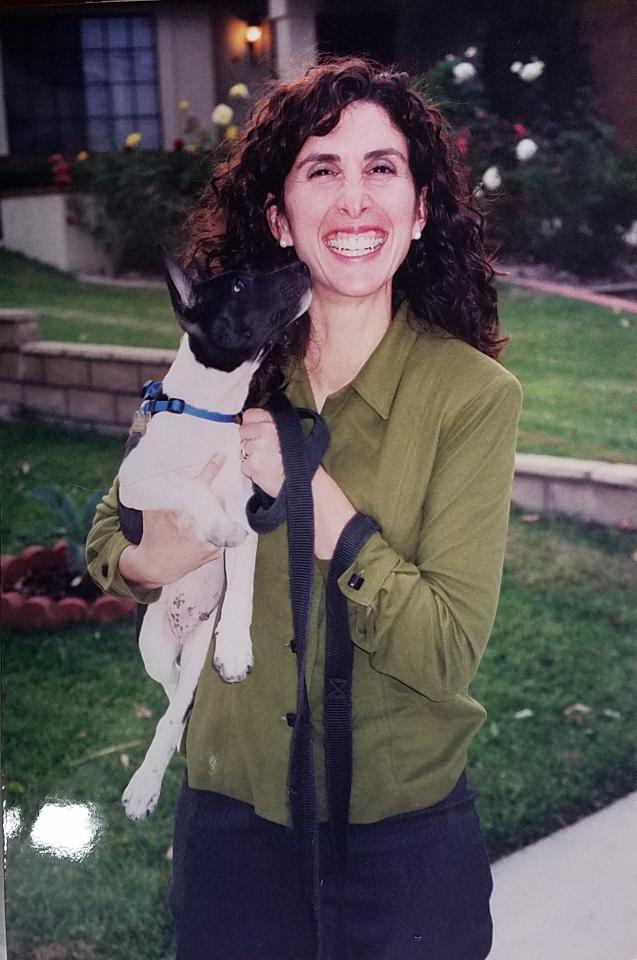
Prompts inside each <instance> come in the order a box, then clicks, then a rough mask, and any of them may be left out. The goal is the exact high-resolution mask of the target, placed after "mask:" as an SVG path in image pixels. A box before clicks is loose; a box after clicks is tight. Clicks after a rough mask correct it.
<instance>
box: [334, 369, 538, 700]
mask: <svg viewBox="0 0 637 960" xmlns="http://www.w3.org/2000/svg"><path fill="white" fill-rule="evenodd" d="M521 402H522V391H521V388H520V385H519V383H518V382H517V380H516V379H515V378H514V377H512V376H511V375H510V374H508V373H506V372H504V371H503V373H502V375H500V376H496V377H495V378H494V379H493V380H492V381H491V382H490V383H488V384H487V385H486V386H485V387H483V388H482V389H481V390H480V391H479V393H478V394H477V395H476V396H474V397H473V398H472V399H471V401H469V402H468V403H467V404H465V406H464V407H463V408H462V409H461V410H460V412H459V413H458V414H457V415H456V417H455V418H454V421H453V423H452V424H451V425H450V426H449V428H448V429H447V430H446V431H445V434H444V435H443V436H442V437H441V441H440V447H439V449H438V453H437V456H436V461H435V465H434V470H433V473H432V476H431V479H430V482H429V484H428V487H427V492H426V497H425V503H424V510H423V515H422V523H421V529H420V537H419V544H418V550H417V556H416V561H415V562H414V563H411V562H409V561H407V560H405V559H404V558H403V557H401V556H400V555H399V554H398V553H397V552H396V550H394V549H393V548H392V547H391V546H390V544H389V543H387V541H386V540H385V539H384V538H383V536H382V533H375V534H374V535H373V536H372V537H370V539H369V540H368V541H367V543H366V544H365V545H364V546H363V548H362V549H361V551H360V553H359V555H358V557H357V558H356V561H355V562H354V563H353V564H352V566H351V567H350V568H349V569H348V570H347V571H346V572H345V573H344V574H343V575H342V576H341V577H340V579H339V586H340V589H341V591H342V593H343V594H344V595H345V596H346V597H347V598H348V600H350V601H351V603H352V605H353V611H354V617H353V619H354V630H353V639H354V642H355V643H356V645H357V646H359V647H360V648H361V649H362V650H365V651H366V652H367V653H369V655H370V660H371V664H372V667H373V668H374V669H376V670H378V671H380V672H381V673H385V674H387V675H389V676H391V677H393V678H395V679H396V680H399V681H401V682H402V683H405V684H406V685H408V686H410V687H412V688H413V689H414V690H416V691H418V692H419V693H421V694H423V695H424V696H426V697H428V698H429V699H430V700H434V701H440V700H445V699H449V698H451V697H453V696H454V695H455V694H457V693H459V692H461V691H465V690H466V688H467V686H468V685H469V683H470V681H471V680H472V678H473V676H474V674H475V672H476V670H477V668H478V665H479V663H480V659H481V657H482V655H483V653H484V648H485V646H486V643H487V640H488V638H489V635H490V633H491V629H492V627H493V621H494V619H495V614H496V609H497V605H498V597H499V591H500V582H501V576H502V565H503V560H504V551H505V545H506V534H507V527H508V517H509V503H510V488H511V480H512V477H513V466H514V454H515V443H516V437H517V423H518V418H519V414H520V409H521ZM354 573H359V574H360V575H361V576H362V577H363V583H362V584H361V585H360V586H359V589H355V588H353V587H350V586H349V581H350V579H351V578H352V574H354Z"/></svg>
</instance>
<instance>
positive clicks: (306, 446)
mask: <svg viewBox="0 0 637 960" xmlns="http://www.w3.org/2000/svg"><path fill="white" fill-rule="evenodd" d="M266 409H268V410H269V411H270V413H271V414H272V417H273V419H274V423H275V426H276V428H277V432H278V435H279V442H280V445H281V453H282V458H283V466H284V470H285V482H284V484H283V487H282V489H281V491H280V493H279V495H278V497H277V498H276V500H273V499H272V498H271V497H268V496H267V495H266V494H264V493H263V491H260V490H258V488H257V491H256V492H255V494H254V496H253V497H251V499H250V500H249V502H248V506H247V515H248V520H249V522H250V525H251V526H252V528H253V529H254V530H256V531H257V532H258V533H266V532H268V531H270V530H273V529H274V528H275V527H276V526H278V525H279V524H280V523H282V522H283V520H285V519H286V518H287V521H288V554H289V564H290V567H289V569H290V595H291V601H292V617H293V622H294V638H295V640H294V645H293V650H295V652H296V655H297V664H298V693H297V711H296V715H295V717H294V725H293V732H292V744H291V748H290V764H289V773H288V798H289V804H290V813H291V819H292V827H293V829H294V833H295V837H296V841H297V848H298V852H299V855H300V861H301V868H302V873H303V877H304V882H305V887H306V892H307V895H308V898H309V900H310V903H311V906H312V911H313V917H314V921H315V929H316V937H317V955H318V951H319V944H320V891H319V829H318V807H317V794H316V777H315V767H314V748H313V741H312V719H311V716H310V706H309V700H308V694H307V683H306V660H307V643H308V636H309V623H310V611H311V605H312V585H313V579H314V578H313V572H314V508H313V502H312V490H311V486H310V484H311V480H312V477H313V475H314V473H315V472H316V469H317V467H318V465H319V463H320V461H321V459H322V457H323V454H324V453H325V450H326V449H327V445H328V442H329V435H328V431H327V427H326V425H325V422H324V420H323V419H322V418H321V417H320V416H319V414H317V413H315V412H314V411H313V410H308V409H305V408H298V409H295V408H294V407H293V406H292V404H291V403H290V401H289V400H288V398H287V397H286V396H285V394H284V393H280V392H279V393H275V394H273V396H272V397H271V398H270V400H269V401H268V403H267V404H266ZM300 419H310V420H312V421H313V426H312V430H311V432H310V434H309V436H308V437H307V438H306V437H305V436H304V434H303V430H302V428H301V423H300ZM376 530H378V524H377V523H376V522H375V521H374V520H372V519H371V517H367V516H364V515H363V514H356V515H355V516H354V517H353V518H352V520H351V521H350V522H349V523H348V524H347V525H346V526H345V528H344V530H343V532H342V534H341V536H340V538H339V541H338V543H337V545H336V549H335V551H334V556H333V558H332V561H331V564H330V571H329V576H328V583H327V593H326V604H327V638H326V654H325V678H324V683H325V692H324V705H325V707H324V708H325V765H326V775H327V791H328V810H329V819H330V836H331V841H332V846H333V853H334V863H335V866H336V869H337V874H338V878H339V881H340V882H341V884H342V883H343V882H344V879H345V866H346V857H347V823H348V813H349V799H350V792H351V784H352V665H353V654H354V651H353V646H352V640H351V637H350V633H349V621H348V615H347V601H346V599H345V597H344V596H343V594H342V593H341V591H340V589H339V586H338V579H339V577H340V576H341V575H342V574H343V573H344V571H345V570H347V568H348V567H349V566H350V565H351V564H352V562H353V561H354V559H355V558H356V556H357V554H358V552H359V550H360V548H361V546H362V545H363V543H365V541H366V540H367V539H368V538H369V537H370V536H371V534H372V533H374V531H376ZM362 582H363V578H362V576H360V575H355V576H354V577H353V578H352V580H351V581H350V585H351V586H353V587H354V588H355V589H356V586H357V584H358V586H360V585H361V584H362Z"/></svg>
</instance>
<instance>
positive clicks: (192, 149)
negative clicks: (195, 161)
mask: <svg viewBox="0 0 637 960" xmlns="http://www.w3.org/2000/svg"><path fill="white" fill-rule="evenodd" d="M198 146H199V144H198V143H197V142H196V141H193V143H187V144H186V146H185V147H184V150H187V151H188V153H196V152H197V148H198Z"/></svg>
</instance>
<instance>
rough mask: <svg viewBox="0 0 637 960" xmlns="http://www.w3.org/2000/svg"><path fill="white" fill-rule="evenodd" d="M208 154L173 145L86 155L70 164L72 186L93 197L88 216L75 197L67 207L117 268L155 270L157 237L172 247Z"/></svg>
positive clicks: (200, 184)
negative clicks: (167, 149)
mask: <svg viewBox="0 0 637 960" xmlns="http://www.w3.org/2000/svg"><path fill="white" fill-rule="evenodd" d="M209 164H210V160H209V156H208V155H206V154H204V153H202V152H199V151H193V152H189V151H186V150H175V151H174V152H172V153H163V152H160V151H157V152H154V151H153V152H151V151H143V152H138V151H133V150H131V151H124V152H122V153H104V154H96V155H91V156H89V157H88V158H87V159H86V160H77V161H76V162H75V164H74V166H73V181H74V185H75V186H76V187H77V188H78V189H80V190H82V191H83V192H85V193H90V194H93V195H94V196H95V197H96V199H97V210H96V214H95V217H89V215H88V214H87V211H86V209H85V208H84V206H83V205H82V202H81V201H80V200H79V198H70V199H69V202H70V203H71V205H72V210H73V213H74V214H75V216H76V217H77V218H78V219H79V221H80V222H81V223H83V225H84V226H85V227H86V228H87V229H90V231H91V233H92V234H93V235H94V237H95V238H96V240H98V242H100V243H101V244H102V245H103V247H104V248H105V249H106V250H107V252H108V253H110V254H111V255H112V256H113V258H114V263H115V271H116V273H121V272H128V271H139V272H142V273H158V272H159V271H160V261H159V257H158V253H157V244H158V243H159V242H161V243H164V244H166V245H167V246H168V247H171V246H173V245H174V244H175V243H176V242H177V240H178V238H179V233H180V229H181V226H182V224H183V221H184V216H185V213H186V210H187V209H188V207H189V205H190V204H191V203H192V202H193V200H194V198H195V197H196V196H197V194H198V193H199V191H200V190H201V188H202V187H203V184H204V183H205V180H206V177H207V175H208V169H209Z"/></svg>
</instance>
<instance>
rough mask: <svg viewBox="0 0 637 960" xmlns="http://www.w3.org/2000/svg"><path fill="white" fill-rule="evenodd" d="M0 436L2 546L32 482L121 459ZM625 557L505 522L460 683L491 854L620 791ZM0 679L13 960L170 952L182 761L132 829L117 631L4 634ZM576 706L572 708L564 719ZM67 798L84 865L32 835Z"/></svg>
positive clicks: (136, 715)
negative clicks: (481, 623) (475, 661)
mask: <svg viewBox="0 0 637 960" xmlns="http://www.w3.org/2000/svg"><path fill="white" fill-rule="evenodd" d="M1 433H2V437H3V449H4V451H5V457H4V459H5V464H6V469H5V472H4V476H3V489H2V502H3V503H4V504H5V505H8V509H7V508H6V507H5V514H4V518H3V523H4V525H5V546H4V549H5V550H6V549H12V548H13V546H14V545H15V544H16V543H17V542H18V541H19V539H20V537H19V534H20V531H24V530H28V529H33V528H34V527H37V525H38V523H41V522H42V520H43V517H42V515H41V514H39V513H37V512H34V504H33V502H32V501H31V500H30V498H29V491H30V490H32V489H33V486H35V485H37V484H38V483H42V482H52V481H55V482H60V483H63V484H68V482H69V480H68V478H69V476H72V484H73V485H75V487H76V489H77V490H78V492H81V489H84V488H86V489H98V488H102V487H104V486H106V484H107V483H108V482H109V480H110V478H111V476H112V474H113V473H114V471H115V469H116V466H117V463H118V461H119V458H120V453H121V444H119V443H117V442H116V441H110V440H105V439H104V438H103V437H99V436H97V435H95V434H89V433H86V434H84V433H74V432H70V431H65V430H58V429H53V428H51V427H46V426H42V425H41V424H37V423H33V424H28V423H27V424H5V425H3V426H2V427H1ZM27 464H28V468H27V467H26V466H25V465H27ZM69 465H72V468H70V467H69ZM38 509H39V507H38ZM636 548H637V537H636V536H633V535H629V534H626V533H620V532H616V531H612V530H606V529H603V528H600V527H595V526H588V525H585V524H581V523H576V522H574V521H570V520H566V519H563V518H553V519H550V518H543V519H541V520H539V521H538V522H535V523H530V522H525V521H524V520H523V519H522V518H521V515H520V512H519V511H514V512H513V517H512V522H511V527H510V533H509V538H508V546H507V555H506V563H505V573H504V580H503V588H502V597H501V603H500V608H499V612H498V616H497V620H496V624H495V628H494V631H493V635H492V639H491V641H490V644H489V646H488V648H487V653H486V655H485V658H484V661H483V663H482V665H481V668H480V671H479V674H478V677H477V679H476V681H475V682H474V684H473V686H472V693H473V695H474V696H475V697H476V698H477V699H478V700H479V701H480V702H482V703H484V704H485V706H486V708H487V710H488V719H487V722H486V723H485V725H484V727H483V728H482V730H481V731H480V733H479V734H478V736H477V738H476V740H475V741H474V744H473V746H472V749H471V755H470V765H469V776H470V779H471V781H472V782H473V783H474V785H475V786H476V787H477V788H478V790H479V793H480V797H479V811H480V815H481V817H482V821H483V825H484V827H485V830H486V833H487V839H488V843H489V848H490V852H491V855H492V858H494V859H495V858H497V857H499V856H501V855H503V854H505V853H506V852H508V851H511V850H514V849H516V848H518V847H520V846H523V845H525V844H527V843H529V842H531V841H533V840H535V839H537V838H539V837H541V836H544V835H546V834H549V833H551V832H552V831H554V830H555V829H556V828H558V827H559V826H561V825H562V824H564V823H567V822H571V821H573V820H576V819H578V818H579V817H581V816H583V815H585V814H587V813H589V812H592V811H594V810H595V809H597V808H598V807H600V806H603V805H604V804H606V803H608V802H609V801H610V800H612V799H614V798H617V797H620V796H623V795H625V794H626V793H628V792H629V791H630V790H631V789H633V788H634V772H635V742H636V736H637V704H636V703H635V697H634V691H635V688H636V682H637V676H636V674H637V670H636V658H635V645H636V637H637V611H636V610H635V605H634V589H635V571H636V570H637V566H636V564H635V562H634V561H633V560H632V559H631V556H632V553H633V551H635V549H636ZM256 668H257V669H258V664H257V667H256ZM3 686H4V690H3V692H4V697H3V704H4V706H3V737H4V751H3V757H4V784H5V801H6V809H7V817H8V819H7V823H8V824H10V825H13V826H14V832H12V833H11V836H9V838H8V843H7V863H6V895H7V926H8V932H9V937H10V940H12V941H13V943H14V945H15V948H16V952H15V957H16V960H17V958H18V957H21V958H23V960H27V958H28V960H34V958H35V956H36V954H35V953H32V952H31V951H32V950H33V949H34V948H35V946H36V945H40V946H42V947H43V948H44V947H45V945H47V944H51V943H53V942H55V943H57V944H59V945H61V946H59V947H58V948H56V949H57V951H58V952H56V953H52V954H51V956H55V957H56V960H71V958H73V960H130V958H132V957H134V958H135V960H168V958H169V957H170V956H172V955H173V953H172V940H171V937H172V934H171V928H170V921H169V914H168V908H167V901H166V897H167V889H168V881H169V874H170V862H169V860H168V859H167V857H166V852H167V849H168V847H169V845H170V842H171V822H172V809H173V803H174V798H175V794H176V791H177V789H178V785H179V782H180V780H181V777H182V775H183V763H182V761H181V760H180V759H178V758H176V759H175V760H174V761H173V763H172V765H171V769H170V771H169V775H168V779H167V783H166V787H165V789H164V791H163V793H162V798H161V801H160V805H159V807H158V810H157V812H156V813H155V814H154V815H153V817H151V818H150V819H149V820H148V821H146V822H144V823H142V824H137V825H136V824H133V823H130V822H129V821H128V820H127V819H126V817H125V815H124V813H123V810H122V809H121V807H120V804H119V796H120V794H121V791H122V790H123V788H124V786H125V784H126V782H127V780H128V778H129V776H130V774H131V770H132V769H134V768H135V766H136V765H137V764H138V763H139V762H140V761H141V758H142V756H143V752H144V749H145V745H146V744H147V743H148V742H149V741H150V738H151V736H152V731H153V729H154V724H155V722H156V720H157V719H158V717H159V715H160V713H161V712H162V710H163V693H162V692H161V691H160V689H159V688H158V686H157V684H154V683H153V682H152V681H151V680H149V678H148V677H147V676H146V675H145V673H144V671H143V667H142V664H141V660H140V658H139V655H138V652H137V648H136V644H135V641H134V637H133V630H132V626H131V625H130V624H125V625H123V626H122V625H119V626H118V625H114V626H111V627H95V626H93V625H80V626H76V627H73V628H69V629H66V630H64V631H63V632H61V633H59V634H55V635H54V634H48V633H46V632H33V633H30V634H28V635H25V634H19V633H17V632H12V631H6V634H5V637H4V644H3ZM575 704H579V705H583V707H585V708H586V709H585V710H582V708H581V706H580V707H579V708H578V709H577V710H574V711H573V710H571V711H570V712H569V708H572V707H573V705H575ZM140 707H146V708H148V709H147V711H140V710H139V708H140ZM148 711H150V713H151V716H150V717H148V716H145V715H144V714H145V713H147V712H148ZM522 711H530V714H529V713H523V714H522V715H521V716H517V715H519V714H520V713H521V712H522ZM140 713H141V714H142V715H140ZM136 741H142V743H141V744H136V745H134V746H132V747H121V746H120V747H119V748H118V749H116V750H114V751H112V752H110V753H107V754H105V755H102V756H94V755H95V754H96V753H97V752H98V751H101V750H104V749H105V748H109V747H113V746H116V745H121V744H127V743H130V742H133V743H134V744H135V742H136ZM126 756H127V757H128V759H129V762H130V766H128V767H126V766H124V762H125V760H124V761H123V759H122V758H123V757H124V758H125V757H126ZM65 803H66V804H70V803H72V804H78V805H84V806H85V807H86V808H87V810H88V812H90V814H91V816H92V818H93V821H94V824H95V826H96V832H95V836H94V839H93V843H92V846H91V847H90V849H88V850H87V852H86V855H85V856H84V857H83V858H82V859H70V858H69V857H68V856H67V857H56V856H54V855H52V854H51V852H50V851H48V852H47V851H46V850H43V849H39V848H38V847H37V846H35V845H34V843H33V842H32V838H31V834H32V831H33V830H34V827H35V826H36V825H37V823H38V817H39V816H41V812H42V808H43V807H44V806H45V805H46V804H65ZM48 809H49V810H50V809H51V808H48ZM45 812H46V811H45ZM547 882H550V878H548V877H547ZM64 949H65V950H66V951H67V952H60V951H61V950H64ZM47 955H48V954H47V952H46V950H45V949H43V952H42V953H39V954H38V956H47Z"/></svg>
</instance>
